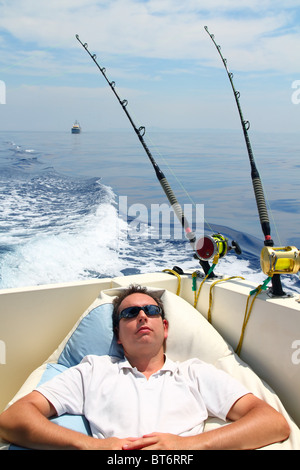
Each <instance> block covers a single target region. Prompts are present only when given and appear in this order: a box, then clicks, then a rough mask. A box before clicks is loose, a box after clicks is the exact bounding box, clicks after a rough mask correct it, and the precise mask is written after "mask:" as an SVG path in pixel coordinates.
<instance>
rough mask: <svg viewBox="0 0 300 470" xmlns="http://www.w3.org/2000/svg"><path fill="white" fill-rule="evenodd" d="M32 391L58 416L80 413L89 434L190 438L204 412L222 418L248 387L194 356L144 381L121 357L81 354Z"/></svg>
mask: <svg viewBox="0 0 300 470" xmlns="http://www.w3.org/2000/svg"><path fill="white" fill-rule="evenodd" d="M37 390H38V391H39V392H40V393H42V394H43V395H44V396H45V397H46V398H47V399H48V400H49V401H50V402H51V403H52V405H53V406H54V408H55V409H56V411H57V414H58V415H59V416H60V415H62V414H64V413H70V414H77V415H78V414H79V415H85V417H86V418H87V420H88V421H89V424H90V427H91V431H92V435H93V436H94V437H98V438H107V437H119V438H124V437H140V436H143V435H144V434H148V433H151V432H166V433H172V434H176V435H180V436H192V435H196V434H199V433H201V432H202V431H203V427H204V421H205V420H206V419H207V417H208V416H215V417H218V418H220V419H223V420H225V419H226V416H227V414H228V412H229V410H230V408H231V407H232V405H233V404H234V403H235V402H236V401H237V400H238V399H239V398H240V397H242V396H243V395H245V394H247V393H249V391H248V390H247V389H246V388H245V387H244V386H243V385H242V384H240V383H239V382H237V381H236V380H235V379H233V378H232V377H230V376H229V375H227V374H226V373H225V372H223V371H220V370H218V369H216V368H215V367H214V366H211V365H209V364H206V363H204V362H202V361H200V360H199V359H190V360H188V361H185V362H181V363H180V362H173V361H171V360H170V359H168V358H166V361H165V364H164V366H163V367H162V369H161V370H159V371H158V372H156V373H155V374H153V375H152V376H151V377H150V378H149V379H148V380H147V379H146V377H145V376H144V375H143V374H142V373H141V372H139V371H138V370H137V369H136V368H133V367H132V366H131V365H130V364H129V362H128V361H127V360H126V359H123V360H120V359H118V358H115V357H110V356H92V355H90V356H86V357H85V358H84V359H83V360H82V362H81V363H80V364H79V365H77V366H75V367H71V368H70V369H68V370H67V371H65V372H63V373H62V374H60V375H58V376H56V377H54V378H53V379H51V380H50V381H49V382H47V383H45V384H43V385H41V386H40V387H38V388H37Z"/></svg>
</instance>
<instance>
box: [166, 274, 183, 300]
mask: <svg viewBox="0 0 300 470" xmlns="http://www.w3.org/2000/svg"><path fill="white" fill-rule="evenodd" d="M163 272H164V273H171V274H174V276H176V277H177V279H178V286H177V291H176V295H179V294H180V289H181V277H180V274H178V273H177V272H176V271H174V270H173V269H164V270H163Z"/></svg>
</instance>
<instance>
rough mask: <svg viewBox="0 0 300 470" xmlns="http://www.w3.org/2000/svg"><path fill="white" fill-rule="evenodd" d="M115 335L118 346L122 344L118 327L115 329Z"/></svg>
mask: <svg viewBox="0 0 300 470" xmlns="http://www.w3.org/2000/svg"><path fill="white" fill-rule="evenodd" d="M114 334H115V336H116V338H117V342H118V344H121V343H120V341H119V328H118V327H117V326H115V328H114Z"/></svg>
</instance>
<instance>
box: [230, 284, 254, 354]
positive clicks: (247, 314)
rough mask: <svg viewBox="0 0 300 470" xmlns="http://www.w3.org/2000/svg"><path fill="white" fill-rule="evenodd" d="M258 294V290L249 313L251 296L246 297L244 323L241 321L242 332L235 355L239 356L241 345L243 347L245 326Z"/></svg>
mask: <svg viewBox="0 0 300 470" xmlns="http://www.w3.org/2000/svg"><path fill="white" fill-rule="evenodd" d="M259 293H260V290H257V292H256V294H255V295H254V297H253V300H252V302H251V305H250V309H249V312H247V310H248V305H249V300H250V297H251V294H249V295H248V299H247V304H246V310H245V315H244V321H243V326H242V331H241V336H240V340H239V343H238V345H237V348H236V350H235V352H236V353H237V355H238V356H239V355H240V354H241V350H242V345H243V341H244V336H245V330H246V326H247V323H248V321H249V318H250V315H251V312H252V308H253V304H254V301H255V299H256V297H257V296H258V294H259Z"/></svg>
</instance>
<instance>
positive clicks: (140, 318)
mask: <svg viewBox="0 0 300 470" xmlns="http://www.w3.org/2000/svg"><path fill="white" fill-rule="evenodd" d="M145 318H148V317H147V315H146V313H145V312H144V310H143V309H142V308H141V309H140V311H139V314H138V319H139V320H143V319H145Z"/></svg>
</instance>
